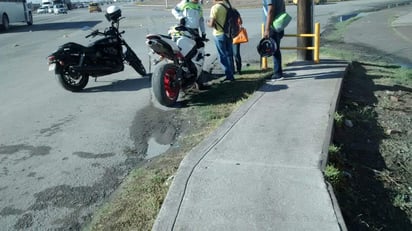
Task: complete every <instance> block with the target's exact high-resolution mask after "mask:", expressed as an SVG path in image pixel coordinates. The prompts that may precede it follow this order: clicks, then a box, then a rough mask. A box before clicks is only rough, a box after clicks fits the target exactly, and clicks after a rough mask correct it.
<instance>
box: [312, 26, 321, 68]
mask: <svg viewBox="0 0 412 231" xmlns="http://www.w3.org/2000/svg"><path fill="white" fill-rule="evenodd" d="M314 43H315V50H314V52H313V61H314V62H315V63H319V61H320V60H319V56H320V52H319V49H320V23H318V22H317V23H315V42H314Z"/></svg>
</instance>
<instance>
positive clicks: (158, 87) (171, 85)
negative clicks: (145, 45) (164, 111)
mask: <svg viewBox="0 0 412 231" xmlns="http://www.w3.org/2000/svg"><path fill="white" fill-rule="evenodd" d="M152 89H153V94H154V96H155V98H156V99H157V101H158V102H159V103H160V104H161V105H163V106H166V107H170V106H172V105H173V104H175V103H176V101H177V98H178V97H179V91H180V83H179V81H178V78H177V66H176V65H174V64H172V63H163V62H161V63H158V64H157V65H156V67H155V69H154V71H153V75H152Z"/></svg>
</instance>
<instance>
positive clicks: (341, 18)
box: [339, 13, 359, 22]
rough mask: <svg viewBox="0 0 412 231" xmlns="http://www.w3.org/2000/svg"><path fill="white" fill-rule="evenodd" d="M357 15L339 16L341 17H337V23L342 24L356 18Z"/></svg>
mask: <svg viewBox="0 0 412 231" xmlns="http://www.w3.org/2000/svg"><path fill="white" fill-rule="evenodd" d="M358 15H359V14H358V13H353V14H345V15H341V16H340V17H339V22H344V21H346V20H349V19H351V18H354V17H356V16H358Z"/></svg>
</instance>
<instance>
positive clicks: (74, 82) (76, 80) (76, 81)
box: [62, 71, 87, 86]
mask: <svg viewBox="0 0 412 231" xmlns="http://www.w3.org/2000/svg"><path fill="white" fill-rule="evenodd" d="M62 74H63V78H64V79H65V80H66V82H67V83H68V84H70V85H71V86H80V85H82V84H83V81H84V78H87V76H86V75H81V74H79V75H77V76H71V75H69V73H67V72H66V71H65V72H63V73H62Z"/></svg>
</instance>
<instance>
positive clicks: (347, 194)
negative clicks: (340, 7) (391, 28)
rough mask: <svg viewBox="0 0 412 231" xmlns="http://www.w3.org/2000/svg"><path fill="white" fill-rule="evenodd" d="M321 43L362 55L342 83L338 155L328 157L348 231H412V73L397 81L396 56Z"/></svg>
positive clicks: (336, 142) (336, 127)
mask: <svg viewBox="0 0 412 231" xmlns="http://www.w3.org/2000/svg"><path fill="white" fill-rule="evenodd" d="M329 32H330V31H329ZM326 33H328V32H325V34H326ZM325 37H327V36H325ZM322 44H324V45H325V46H330V47H332V46H333V47H334V48H336V49H337V50H345V51H350V52H352V53H354V54H359V56H360V57H359V58H357V60H356V61H352V63H351V65H350V69H349V72H348V74H347V76H345V79H344V82H343V87H342V91H341V97H340V103H339V106H338V114H339V115H342V116H343V118H344V119H343V123H342V124H336V125H335V132H334V137H333V143H334V145H335V146H337V147H340V152H338V154H336V155H334V156H330V163H332V164H333V165H334V166H336V167H337V168H338V169H339V170H341V172H342V176H343V178H342V181H341V182H340V183H339V184H338V185H336V187H335V193H336V196H337V199H338V201H339V206H340V207H341V210H342V213H343V216H344V219H345V222H346V225H347V227H348V230H412V200H411V197H412V149H411V148H412V80H411V76H410V74H411V73H412V72H411V71H409V72H408V73H407V74H406V75H409V76H406V77H405V76H404V78H403V80H402V78H399V77H395V76H399V73H401V71H400V68H399V66H397V65H396V57H390V56H388V55H386V54H383V53H380V52H379V51H377V50H374V49H373V48H366V47H361V46H354V45H350V44H344V43H337V42H336V41H334V42H333V43H330V42H329V41H327V40H326V39H325V40H324V41H322Z"/></svg>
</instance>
